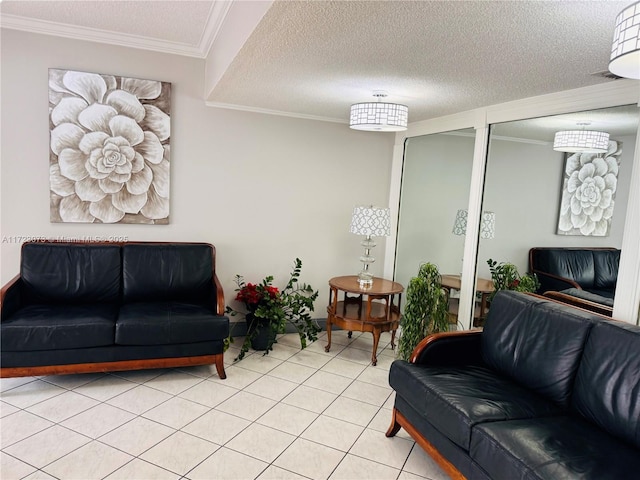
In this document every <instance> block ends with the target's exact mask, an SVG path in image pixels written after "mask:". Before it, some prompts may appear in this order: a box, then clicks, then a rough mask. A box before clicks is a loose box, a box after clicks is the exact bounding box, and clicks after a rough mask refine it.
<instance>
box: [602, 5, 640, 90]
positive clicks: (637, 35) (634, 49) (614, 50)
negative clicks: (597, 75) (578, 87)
mask: <svg viewBox="0 0 640 480" xmlns="http://www.w3.org/2000/svg"><path fill="white" fill-rule="evenodd" d="M609 71H610V72H611V73H613V74H614V75H617V76H619V77H624V78H634V79H640V2H636V3H634V4H633V5H629V6H628V7H627V8H625V9H624V10H622V11H621V12H620V13H619V14H618V16H617V17H616V26H615V29H614V31H613V44H612V45H611V60H610V61H609Z"/></svg>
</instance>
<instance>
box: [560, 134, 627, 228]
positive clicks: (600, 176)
mask: <svg viewBox="0 0 640 480" xmlns="http://www.w3.org/2000/svg"><path fill="white" fill-rule="evenodd" d="M620 155H622V143H621V142H617V141H609V142H608V149H607V151H606V153H605V154H603V155H599V154H596V153H574V154H572V155H567V158H566V160H565V166H564V180H563V185H562V198H561V201H560V213H559V216H558V229H557V231H556V233H557V234H558V235H583V236H594V237H605V236H608V235H609V231H610V229H611V219H612V218H613V207H614V205H615V196H616V190H617V186H618V170H619V168H620Z"/></svg>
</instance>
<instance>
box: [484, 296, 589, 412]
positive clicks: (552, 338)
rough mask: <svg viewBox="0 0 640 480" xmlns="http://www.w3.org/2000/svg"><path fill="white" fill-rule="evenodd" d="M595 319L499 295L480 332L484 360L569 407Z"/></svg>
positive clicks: (544, 302)
mask: <svg viewBox="0 0 640 480" xmlns="http://www.w3.org/2000/svg"><path fill="white" fill-rule="evenodd" d="M595 321H597V320H596V317H595V316H594V315H591V314H589V313H587V312H582V311H581V310H578V309H576V308H572V307H569V306H566V305H560V304H557V303H555V302H550V301H547V300H543V299H541V298H538V297H533V296H531V295H526V294H524V293H517V292H511V291H501V292H499V293H498V294H497V295H496V296H495V298H494V299H493V301H492V302H491V309H490V310H489V314H488V316H487V320H486V323H485V327H484V331H483V332H482V357H483V359H484V361H485V362H486V363H487V364H488V365H489V366H490V367H492V368H493V369H495V370H497V371H498V372H500V373H502V374H503V375H506V376H508V377H510V378H512V379H513V380H515V381H516V382H518V383H520V384H521V385H523V386H525V387H527V388H530V389H532V390H534V391H536V392H537V393H539V394H540V395H543V396H544V397H546V398H548V399H550V400H551V401H553V402H556V403H557V404H559V405H561V406H562V407H565V408H568V407H569V404H570V397H571V388H572V386H573V381H574V378H575V375H576V372H577V369H578V365H579V362H580V357H581V355H582V350H583V347H584V344H585V342H586V339H587V336H588V333H589V330H590V329H591V326H592V324H593V322H595Z"/></svg>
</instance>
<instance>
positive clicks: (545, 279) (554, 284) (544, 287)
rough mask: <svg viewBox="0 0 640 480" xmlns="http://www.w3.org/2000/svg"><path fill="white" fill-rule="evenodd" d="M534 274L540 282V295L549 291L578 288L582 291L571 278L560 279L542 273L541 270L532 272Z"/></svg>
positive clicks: (556, 276)
mask: <svg viewBox="0 0 640 480" xmlns="http://www.w3.org/2000/svg"><path fill="white" fill-rule="evenodd" d="M532 273H535V274H536V276H537V277H538V280H539V281H540V289H539V290H538V291H539V292H540V293H543V292H546V291H549V290H555V291H560V290H566V289H568V288H577V289H579V290H582V287H581V286H580V285H578V283H577V282H576V281H574V280H572V279H570V278H566V277H560V276H558V275H553V274H551V273H546V272H541V271H540V270H535V269H534V270H532Z"/></svg>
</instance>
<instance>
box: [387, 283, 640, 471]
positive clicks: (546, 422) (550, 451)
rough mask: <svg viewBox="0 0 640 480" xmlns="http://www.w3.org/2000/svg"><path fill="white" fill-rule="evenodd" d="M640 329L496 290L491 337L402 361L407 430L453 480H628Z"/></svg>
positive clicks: (480, 335) (430, 345)
mask: <svg viewBox="0 0 640 480" xmlns="http://www.w3.org/2000/svg"><path fill="white" fill-rule="evenodd" d="M638 352H640V327H637V326H632V325H629V324H625V323H622V322H617V321H612V320H609V319H606V318H604V317H602V316H600V315H595V314H592V313H589V312H586V311H583V310H580V309H576V308H573V307H569V306H566V305H562V304H559V303H557V302H554V301H550V300H547V299H544V298H542V297H539V296H535V295H530V294H523V293H517V292H510V291H502V292H499V293H498V294H497V295H496V296H495V298H494V300H493V302H492V304H491V310H490V311H489V314H488V317H487V319H486V323H485V326H484V330H483V331H479V330H478V331H463V332H451V333H443V334H436V335H432V336H430V337H427V338H426V339H425V340H424V341H423V342H422V343H421V344H420V345H418V347H417V348H416V349H415V351H414V352H413V357H412V358H411V361H410V362H405V361H402V360H396V361H395V362H394V363H393V364H392V366H391V369H390V372H389V383H390V385H391V386H392V387H393V389H394V390H395V391H396V398H395V405H394V410H393V419H392V423H391V426H390V427H389V430H388V432H387V436H393V435H395V433H397V431H398V430H399V429H400V428H401V427H402V428H404V429H405V430H407V432H408V433H409V434H410V435H411V436H412V437H413V438H414V439H415V440H416V441H417V442H418V444H419V445H421V446H422V447H423V448H424V449H425V450H426V451H427V452H428V453H430V454H431V455H432V456H433V457H434V458H435V459H436V461H438V463H439V464H440V465H441V466H442V467H443V468H444V469H445V470H446V471H447V472H448V473H449V474H450V475H451V476H452V478H465V477H466V478H468V479H505V480H513V479H527V480H533V479H545V480H549V479H567V480H569V479H571V480H573V479H578V478H579V479H593V480H608V479H619V480H626V479H631V478H638V475H639V473H638V472H640V355H638Z"/></svg>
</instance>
